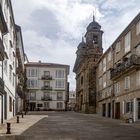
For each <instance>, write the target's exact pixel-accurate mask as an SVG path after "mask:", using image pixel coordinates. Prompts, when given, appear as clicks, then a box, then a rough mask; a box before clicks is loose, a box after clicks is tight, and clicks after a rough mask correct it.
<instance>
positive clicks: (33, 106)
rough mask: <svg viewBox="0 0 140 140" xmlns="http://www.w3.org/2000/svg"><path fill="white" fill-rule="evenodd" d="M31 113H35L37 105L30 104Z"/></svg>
mask: <svg viewBox="0 0 140 140" xmlns="http://www.w3.org/2000/svg"><path fill="white" fill-rule="evenodd" d="M30 111H35V103H30Z"/></svg>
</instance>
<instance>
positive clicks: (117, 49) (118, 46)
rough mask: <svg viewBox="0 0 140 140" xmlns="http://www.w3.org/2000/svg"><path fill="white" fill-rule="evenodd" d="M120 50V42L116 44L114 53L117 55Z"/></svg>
mask: <svg viewBox="0 0 140 140" xmlns="http://www.w3.org/2000/svg"><path fill="white" fill-rule="evenodd" d="M120 50H121V42H120V41H119V42H117V44H116V48H115V52H116V53H118V52H119V51H120Z"/></svg>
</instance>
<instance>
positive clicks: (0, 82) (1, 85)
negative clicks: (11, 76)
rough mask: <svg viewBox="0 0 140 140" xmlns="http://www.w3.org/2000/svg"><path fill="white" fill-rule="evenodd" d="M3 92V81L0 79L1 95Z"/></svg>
mask: <svg viewBox="0 0 140 140" xmlns="http://www.w3.org/2000/svg"><path fill="white" fill-rule="evenodd" d="M3 91H4V81H3V80H2V78H0V92H2V93H3Z"/></svg>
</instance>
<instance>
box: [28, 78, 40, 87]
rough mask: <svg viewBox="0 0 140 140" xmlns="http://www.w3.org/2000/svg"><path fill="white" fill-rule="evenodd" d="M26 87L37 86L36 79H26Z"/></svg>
mask: <svg viewBox="0 0 140 140" xmlns="http://www.w3.org/2000/svg"><path fill="white" fill-rule="evenodd" d="M27 86H28V88H37V87H38V81H37V80H34V79H29V80H28V81H27Z"/></svg>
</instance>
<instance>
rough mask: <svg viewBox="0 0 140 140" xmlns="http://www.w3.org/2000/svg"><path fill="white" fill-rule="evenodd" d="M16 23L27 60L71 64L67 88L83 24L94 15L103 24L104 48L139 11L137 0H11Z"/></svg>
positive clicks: (73, 82)
mask: <svg viewBox="0 0 140 140" xmlns="http://www.w3.org/2000/svg"><path fill="white" fill-rule="evenodd" d="M11 1H12V4H13V11H14V17H15V22H16V24H18V25H20V26H21V28H22V34H23V41H24V48H25V53H26V54H27V56H28V58H29V61H38V60H41V61H42V62H50V63H60V64H67V65H70V67H71V68H70V75H69V82H70V89H71V90H72V89H73V90H74V89H75V74H74V73H73V72H72V69H73V66H74V62H75V59H76V55H75V52H76V50H77V46H78V44H79V43H80V41H81V38H82V34H83V35H84V34H85V32H86V27H87V26H88V24H89V23H90V22H92V17H93V11H95V18H96V20H97V21H98V22H99V23H100V25H101V26H102V30H103V31H104V35H103V48H104V51H105V50H106V49H107V48H108V47H109V46H110V45H111V44H112V43H113V41H114V40H115V39H116V38H117V36H118V35H119V34H120V33H121V32H122V31H123V30H124V28H125V27H126V26H127V25H128V24H129V23H130V21H131V20H132V19H133V18H134V17H135V16H136V15H137V14H138V13H139V12H140V1H139V0H128V1H126V0H11Z"/></svg>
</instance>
